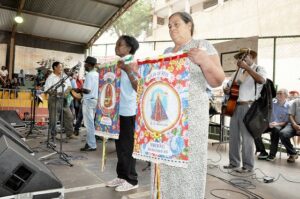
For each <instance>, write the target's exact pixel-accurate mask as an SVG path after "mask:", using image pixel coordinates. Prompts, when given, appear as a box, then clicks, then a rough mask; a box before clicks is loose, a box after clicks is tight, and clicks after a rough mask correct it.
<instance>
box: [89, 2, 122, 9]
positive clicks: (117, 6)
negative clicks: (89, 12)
mask: <svg viewBox="0 0 300 199" xmlns="http://www.w3.org/2000/svg"><path fill="white" fill-rule="evenodd" d="M91 1H95V2H98V3H101V4H105V5H109V6H113V7H116V8H121V7H122V6H121V5H118V4H115V3H109V2H107V1H102V0H91Z"/></svg>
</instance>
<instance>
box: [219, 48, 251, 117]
mask: <svg viewBox="0 0 300 199" xmlns="http://www.w3.org/2000/svg"><path fill="white" fill-rule="evenodd" d="M247 55H248V53H245V54H244V55H243V56H242V58H241V59H239V61H241V60H244V59H245V57H246V56H247ZM239 70H240V68H238V70H237V71H236V73H235V75H234V77H233V80H232V84H231V87H230V90H229V98H228V100H227V101H226V102H224V104H225V105H223V107H222V114H223V115H226V116H229V117H232V115H233V113H234V110H235V108H236V105H237V100H238V98H239V89H240V86H239V85H238V83H237V82H236V81H235V79H236V77H237V74H238V73H239Z"/></svg>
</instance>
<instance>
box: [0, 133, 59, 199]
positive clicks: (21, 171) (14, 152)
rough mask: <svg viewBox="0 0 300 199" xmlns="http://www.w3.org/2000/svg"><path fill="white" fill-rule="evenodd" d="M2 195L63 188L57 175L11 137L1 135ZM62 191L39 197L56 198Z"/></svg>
mask: <svg viewBox="0 0 300 199" xmlns="http://www.w3.org/2000/svg"><path fill="white" fill-rule="evenodd" d="M0 176H1V178H0V197H3V196H10V195H15V194H20V193H29V192H35V191H45V190H49V189H59V188H62V184H61V182H60V181H59V180H58V179H57V178H56V177H55V175H54V174H53V173H52V172H51V171H50V170H49V169H48V168H47V167H46V166H45V165H44V164H43V163H42V162H40V161H39V160H37V159H36V158H35V157H34V156H32V155H30V154H29V153H28V152H27V151H25V150H24V149H23V148H22V147H20V146H19V145H18V144H16V143H15V142H14V141H12V140H11V139H10V138H9V137H7V136H5V135H2V136H1V137H0ZM59 195H60V193H58V192H56V193H51V194H42V195H38V196H34V198H35V199H37V198H54V197H58V196H59Z"/></svg>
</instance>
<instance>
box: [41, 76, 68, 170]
mask: <svg viewBox="0 0 300 199" xmlns="http://www.w3.org/2000/svg"><path fill="white" fill-rule="evenodd" d="M67 78H69V75H66V76H65V77H63V78H61V79H60V80H59V81H58V82H57V83H56V84H54V85H52V86H51V87H50V88H49V89H48V90H47V91H45V93H50V92H53V91H54V93H55V96H56V97H55V118H56V101H57V99H59V98H60V97H58V96H57V89H58V88H59V87H62V98H63V96H64V94H65V93H64V87H65V86H64V82H65V80H66V79H67ZM59 103H61V110H60V111H61V113H60V118H61V119H60V125H61V129H60V147H59V150H57V149H56V145H55V137H54V143H52V142H50V133H51V132H50V129H49V130H48V136H47V142H46V143H47V147H48V148H50V149H52V150H53V151H54V152H53V153H51V154H48V155H45V156H42V157H40V158H39V160H43V159H46V158H48V157H50V156H52V155H55V154H58V155H59V158H60V159H61V160H63V161H64V162H65V163H66V164H67V165H69V166H70V167H72V166H73V164H71V163H70V161H69V160H70V158H71V156H69V155H67V154H66V153H65V152H63V150H62V140H63V139H62V133H63V132H64V115H63V114H64V113H63V105H64V104H63V103H64V100H63V99H60V102H59ZM49 162H50V161H48V162H46V163H45V164H47V163H49Z"/></svg>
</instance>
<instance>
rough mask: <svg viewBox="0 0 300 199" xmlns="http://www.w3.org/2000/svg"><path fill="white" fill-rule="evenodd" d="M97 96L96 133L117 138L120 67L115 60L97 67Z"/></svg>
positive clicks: (118, 128)
mask: <svg viewBox="0 0 300 199" xmlns="http://www.w3.org/2000/svg"><path fill="white" fill-rule="evenodd" d="M98 72H99V97H98V104H97V109H96V118H95V128H96V135H99V136H103V137H105V138H113V139H118V138H119V133H120V122H119V102H120V82H121V81H120V78H121V69H120V68H119V67H117V62H112V63H108V64H104V65H102V66H100V67H99V71H98Z"/></svg>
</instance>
